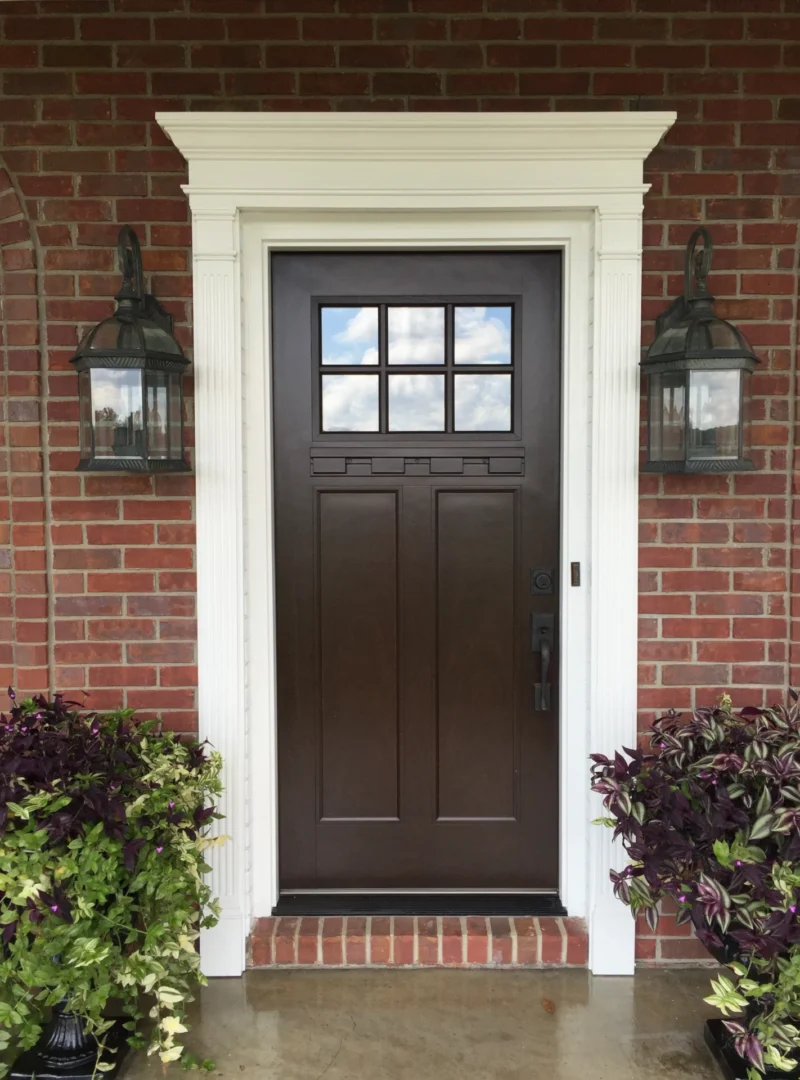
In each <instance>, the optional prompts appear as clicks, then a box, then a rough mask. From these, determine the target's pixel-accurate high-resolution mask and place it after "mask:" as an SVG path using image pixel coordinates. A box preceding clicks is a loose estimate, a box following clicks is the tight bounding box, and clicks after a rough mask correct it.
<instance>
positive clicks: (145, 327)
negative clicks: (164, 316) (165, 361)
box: [139, 320, 183, 356]
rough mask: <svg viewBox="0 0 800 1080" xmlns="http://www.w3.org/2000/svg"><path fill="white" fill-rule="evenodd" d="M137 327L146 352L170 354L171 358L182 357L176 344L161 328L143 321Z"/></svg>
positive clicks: (167, 332) (170, 335)
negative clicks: (142, 338)
mask: <svg viewBox="0 0 800 1080" xmlns="http://www.w3.org/2000/svg"><path fill="white" fill-rule="evenodd" d="M139 326H140V327H141V330H142V334H143V336H144V347H145V349H146V350H147V352H156V353H171V354H172V355H173V356H182V355H183V354H182V353H181V348H180V345H179V344H178V342H177V341H176V340H175V338H174V337H173V336H172V334H170V332H169V331H168V330H166V329H165V328H164V327H163V326H158V325H157V324H156V323H154V322H146V321H145V320H142V321H141V322H140V323H139Z"/></svg>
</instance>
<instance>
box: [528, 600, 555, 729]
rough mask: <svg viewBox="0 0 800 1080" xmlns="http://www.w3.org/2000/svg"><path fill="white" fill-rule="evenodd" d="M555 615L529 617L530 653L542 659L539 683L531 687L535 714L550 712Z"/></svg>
mask: <svg viewBox="0 0 800 1080" xmlns="http://www.w3.org/2000/svg"><path fill="white" fill-rule="evenodd" d="M555 625H556V617H555V615H539V614H536V615H531V652H534V653H539V654H540V655H541V658H542V665H541V676H540V677H541V682H537V683H534V686H533V707H534V709H535V710H536V711H537V712H549V711H550V678H549V676H550V662H551V660H552V658H553V649H554V647H555Z"/></svg>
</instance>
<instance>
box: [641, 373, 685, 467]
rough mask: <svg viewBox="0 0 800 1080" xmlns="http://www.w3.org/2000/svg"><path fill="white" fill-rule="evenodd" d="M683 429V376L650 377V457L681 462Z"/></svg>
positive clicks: (682, 374) (654, 459)
mask: <svg viewBox="0 0 800 1080" xmlns="http://www.w3.org/2000/svg"><path fill="white" fill-rule="evenodd" d="M685 431H686V376H685V375H684V373H683V372H675V373H674V374H671V375H670V374H666V375H651V376H650V460H651V461H682V460H683V457H684V452H685V449H684V433H685Z"/></svg>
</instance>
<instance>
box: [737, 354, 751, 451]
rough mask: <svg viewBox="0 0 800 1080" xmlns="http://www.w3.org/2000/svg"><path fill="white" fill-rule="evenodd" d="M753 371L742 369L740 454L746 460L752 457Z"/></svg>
mask: <svg viewBox="0 0 800 1080" xmlns="http://www.w3.org/2000/svg"><path fill="white" fill-rule="evenodd" d="M752 383H753V373H752V371H742V443H741V446H740V448H739V456H740V457H742V458H745V459H746V460H747V459H749V457H750V426H751V424H752V421H753V398H752V393H753V390H752Z"/></svg>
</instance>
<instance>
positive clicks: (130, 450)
mask: <svg viewBox="0 0 800 1080" xmlns="http://www.w3.org/2000/svg"><path fill="white" fill-rule="evenodd" d="M91 375H92V415H93V417H94V452H95V456H96V457H141V456H142V455H143V453H144V430H143V424H142V372H141V371H140V370H138V369H131V368H119V369H118V368H92V372H91Z"/></svg>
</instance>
